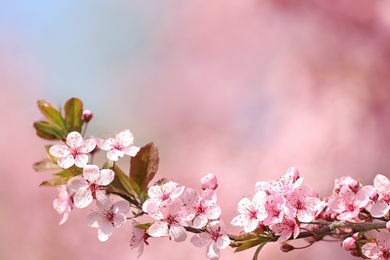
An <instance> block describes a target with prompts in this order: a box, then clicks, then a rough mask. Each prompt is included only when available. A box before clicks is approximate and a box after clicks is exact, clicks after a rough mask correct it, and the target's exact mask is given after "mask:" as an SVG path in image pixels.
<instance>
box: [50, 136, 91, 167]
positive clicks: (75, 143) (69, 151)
mask: <svg viewBox="0 0 390 260" xmlns="http://www.w3.org/2000/svg"><path fill="white" fill-rule="evenodd" d="M95 147H96V142H95V140H94V139H85V140H83V137H82V136H81V134H80V133H79V132H76V131H73V132H70V133H69V134H68V136H67V137H66V145H64V144H56V145H53V146H51V147H50V149H49V153H50V154H51V155H53V156H54V157H56V158H57V163H58V165H59V166H60V167H61V168H64V169H68V168H70V167H71V166H72V165H73V164H76V166H77V167H80V168H83V167H84V166H85V165H87V163H88V155H87V154H88V153H90V152H91V151H92V150H93V149H95Z"/></svg>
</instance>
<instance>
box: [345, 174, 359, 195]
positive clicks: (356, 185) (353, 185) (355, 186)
mask: <svg viewBox="0 0 390 260" xmlns="http://www.w3.org/2000/svg"><path fill="white" fill-rule="evenodd" d="M346 182H347V185H348V187H349V188H350V189H351V191H353V192H354V193H356V192H358V191H359V189H360V183H359V182H358V181H357V180H355V179H352V178H348V179H347V180H346Z"/></svg>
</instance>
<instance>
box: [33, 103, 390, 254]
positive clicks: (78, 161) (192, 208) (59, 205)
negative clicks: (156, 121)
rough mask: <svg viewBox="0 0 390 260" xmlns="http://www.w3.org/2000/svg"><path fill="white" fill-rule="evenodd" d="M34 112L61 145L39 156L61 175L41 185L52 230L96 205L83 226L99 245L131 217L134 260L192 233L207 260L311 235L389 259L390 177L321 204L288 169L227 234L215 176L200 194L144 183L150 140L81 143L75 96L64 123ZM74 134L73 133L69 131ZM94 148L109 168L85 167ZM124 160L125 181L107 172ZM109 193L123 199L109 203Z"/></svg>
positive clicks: (246, 202)
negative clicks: (54, 216)
mask: <svg viewBox="0 0 390 260" xmlns="http://www.w3.org/2000/svg"><path fill="white" fill-rule="evenodd" d="M39 107H40V109H41V111H42V112H43V114H44V115H45V117H46V118H47V119H48V121H49V122H47V121H40V122H36V124H35V125H34V126H35V127H36V129H37V133H38V135H39V136H41V137H43V138H46V139H48V140H61V141H62V144H55V145H52V146H50V147H49V148H48V149H47V150H48V153H49V157H50V158H49V159H46V160H49V161H50V162H51V163H53V162H55V163H56V165H55V167H57V168H58V167H60V168H62V171H61V172H59V173H56V174H55V175H56V176H57V177H58V178H57V179H54V180H51V181H46V182H43V184H44V185H43V184H41V185H43V186H55V187H57V190H58V196H57V198H56V199H55V200H54V202H53V207H54V208H55V210H56V211H57V212H58V213H59V214H62V215H63V216H62V219H61V221H60V224H64V223H65V222H66V221H67V219H68V218H69V214H70V213H71V211H72V210H73V209H74V207H76V208H86V207H88V206H89V205H91V203H92V202H94V201H95V204H96V207H97V210H96V211H92V212H91V213H90V214H89V215H88V216H87V224H88V225H89V226H90V227H93V228H97V229H98V239H99V240H100V241H106V240H107V239H108V238H109V237H110V236H111V234H112V231H113V228H117V227H120V226H122V225H123V224H124V223H126V221H127V220H129V219H131V220H132V236H131V242H130V246H131V247H132V248H138V257H139V256H141V254H142V252H143V249H144V245H145V244H146V245H148V243H149V241H148V239H149V238H151V237H155V238H157V237H168V238H169V239H170V240H173V241H175V242H182V241H184V240H186V239H187V236H188V233H189V232H190V233H194V234H193V236H192V237H191V238H190V242H191V243H192V244H193V245H194V246H196V247H202V246H206V257H207V258H209V259H213V260H217V259H219V257H220V250H221V249H224V248H227V247H228V246H230V247H235V248H237V249H236V252H239V251H242V250H246V249H249V248H251V247H253V246H258V250H257V251H256V253H255V257H254V259H256V258H257V257H256V256H257V254H258V252H259V251H260V249H261V248H262V247H263V246H264V245H265V244H266V243H269V242H283V244H282V247H281V250H282V251H283V252H288V251H291V250H294V249H297V248H295V247H294V246H292V245H290V244H288V243H287V242H288V241H290V240H295V239H300V238H313V239H311V240H310V239H309V240H307V241H308V242H309V243H310V244H309V245H311V244H312V243H314V242H317V241H320V240H322V239H323V238H324V237H325V236H330V237H331V238H334V239H336V240H337V241H340V242H341V241H342V242H341V245H342V247H343V248H344V249H345V250H348V251H350V252H351V254H352V255H354V256H357V257H361V258H369V259H383V260H390V233H389V231H390V221H389V220H390V216H389V210H390V180H389V179H388V178H387V177H386V176H384V175H380V174H378V175H377V176H376V177H375V179H374V182H373V185H366V186H364V185H363V184H361V183H360V182H359V181H358V180H355V179H353V178H352V177H349V176H346V177H342V178H340V179H336V181H335V186H334V189H333V191H332V192H331V193H330V195H329V196H327V197H324V198H319V196H318V194H317V193H316V192H315V191H314V190H313V189H312V188H310V187H309V186H307V185H304V184H303V178H302V177H300V174H299V172H298V170H297V169H295V168H293V167H291V168H289V169H288V170H287V172H286V173H285V174H284V175H283V176H282V177H280V178H279V179H277V180H269V181H259V182H257V183H256V185H255V189H254V195H253V197H252V198H251V199H250V198H246V197H244V198H243V199H241V200H240V201H239V202H238V206H237V213H238V214H237V215H236V216H235V217H234V218H233V219H232V220H231V222H230V224H231V225H233V226H238V227H243V232H241V233H240V234H239V235H238V236H235V235H231V234H228V233H227V230H226V227H225V224H224V221H223V220H222V219H221V213H222V210H221V207H220V206H219V205H218V204H217V194H216V188H217V187H218V182H217V178H216V176H215V175H213V174H210V173H209V174H207V175H206V176H204V177H203V178H201V188H200V189H199V190H196V189H193V188H189V187H184V186H181V185H179V184H178V183H176V182H174V181H168V180H164V181H158V182H157V183H155V185H152V186H149V183H150V181H151V180H152V179H153V177H154V175H155V174H156V171H157V168H158V160H159V159H158V152H157V148H156V147H155V146H154V144H153V143H150V144H148V145H146V146H144V147H142V148H139V147H137V146H134V145H133V141H134V138H133V135H132V133H131V132H130V131H129V130H125V131H122V132H120V133H118V134H117V135H115V137H114V138H108V139H99V138H93V137H91V138H84V137H83V135H82V134H81V130H82V126H84V127H85V128H86V123H88V121H89V120H90V119H91V118H92V113H91V112H90V111H88V110H84V111H83V113H82V114H81V112H80V111H79V112H80V113H76V112H77V111H78V110H77V109H79V110H80V109H82V103H81V101H80V100H78V99H75V98H73V99H71V100H69V101H68V102H67V104H66V105H65V112H66V115H65V117H62V115H61V113H60V112H59V111H57V110H55V109H54V108H53V106H52V105H51V104H49V103H47V102H40V103H39ZM75 111H76V112H75ZM77 115H79V117H78V116H77ZM72 122H73V125H72ZM73 128H74V129H77V131H75V130H69V129H73ZM85 128H84V132H85ZM98 150H103V151H106V152H107V154H106V155H107V159H108V163H106V164H104V166H103V167H102V168H99V166H97V165H94V164H92V163H91V161H92V157H93V155H94V153H95V152H97V151H98ZM124 155H128V156H130V157H131V161H130V162H131V167H130V174H129V175H126V174H125V173H123V172H122V171H121V170H120V169H119V167H118V166H116V165H115V162H117V161H118V160H119V159H120V158H122V157H124ZM133 160H134V161H133ZM37 164H38V165H39V166H38V169H39V168H42V169H43V170H46V169H52V168H51V166H50V164H47V161H45V160H42V161H41V162H38V163H37ZM57 165H58V166H57ZM55 167H54V168H55ZM113 194H114V195H119V197H121V199H120V200H117V201H116V202H114V201H113V200H112V195H113ZM131 207H132V208H133V209H132V216H130V217H128V216H127V215H128V214H129V212H130V208H131ZM142 215H148V216H149V217H150V218H151V222H150V223H144V224H142V223H139V222H138V221H137V217H139V216H142Z"/></svg>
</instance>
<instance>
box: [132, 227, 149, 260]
mask: <svg viewBox="0 0 390 260" xmlns="http://www.w3.org/2000/svg"><path fill="white" fill-rule="evenodd" d="M137 225H139V222H138V221H136V220H134V221H133V225H132V231H133V235H132V236H131V239H130V247H131V249H133V248H137V247H138V255H137V259H138V258H139V257H140V256H141V255H142V253H143V251H144V245H145V244H146V245H148V244H149V243H148V241H147V239H148V238H149V237H150V236H149V235H148V233H146V230H145V229H141V228H138V227H137Z"/></svg>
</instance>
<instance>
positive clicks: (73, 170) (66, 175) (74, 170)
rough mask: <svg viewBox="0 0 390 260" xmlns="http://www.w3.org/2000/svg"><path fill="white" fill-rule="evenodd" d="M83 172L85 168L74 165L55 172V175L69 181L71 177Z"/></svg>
mask: <svg viewBox="0 0 390 260" xmlns="http://www.w3.org/2000/svg"><path fill="white" fill-rule="evenodd" d="M82 172H83V169H81V168H79V167H77V166H75V165H73V166H72V167H70V168H69V169H63V170H62V171H60V172H57V173H55V174H54V175H55V176H58V177H60V178H62V179H63V180H65V181H68V180H69V179H70V178H72V177H74V176H77V175H80V174H81V173H82Z"/></svg>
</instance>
